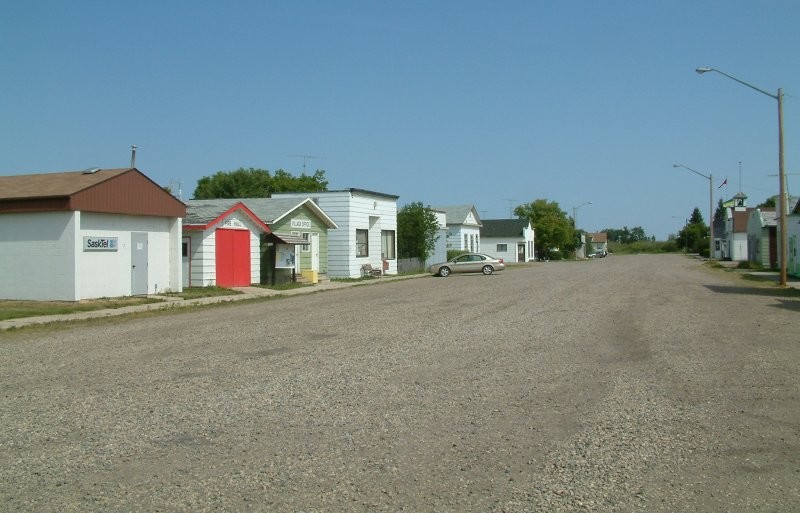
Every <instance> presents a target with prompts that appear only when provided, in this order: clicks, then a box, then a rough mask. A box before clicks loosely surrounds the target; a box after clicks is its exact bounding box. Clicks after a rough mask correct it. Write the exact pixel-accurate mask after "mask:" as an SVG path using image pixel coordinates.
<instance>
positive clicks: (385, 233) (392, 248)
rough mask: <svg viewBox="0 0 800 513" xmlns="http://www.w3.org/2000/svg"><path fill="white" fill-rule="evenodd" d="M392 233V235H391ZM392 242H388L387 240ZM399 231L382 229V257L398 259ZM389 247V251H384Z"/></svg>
mask: <svg viewBox="0 0 800 513" xmlns="http://www.w3.org/2000/svg"><path fill="white" fill-rule="evenodd" d="M390 234H391V235H390ZM389 241H390V242H391V244H388V243H387V242H389ZM396 248H397V232H396V231H395V230H381V258H385V259H386V260H397V249H396ZM384 249H387V250H388V251H389V252H388V253H387V252H384Z"/></svg>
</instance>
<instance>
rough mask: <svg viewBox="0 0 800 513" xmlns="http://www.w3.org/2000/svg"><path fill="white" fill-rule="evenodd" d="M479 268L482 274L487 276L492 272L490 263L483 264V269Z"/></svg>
mask: <svg viewBox="0 0 800 513" xmlns="http://www.w3.org/2000/svg"><path fill="white" fill-rule="evenodd" d="M481 270H482V271H483V274H485V275H486V276H489V275H490V274H492V273H493V272H494V268H493V267H492V266H491V265H484V266H483V269H481Z"/></svg>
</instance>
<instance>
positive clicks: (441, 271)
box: [439, 267, 450, 278]
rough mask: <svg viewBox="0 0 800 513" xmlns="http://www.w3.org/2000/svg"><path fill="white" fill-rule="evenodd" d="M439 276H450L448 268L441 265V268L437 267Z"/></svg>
mask: <svg viewBox="0 0 800 513" xmlns="http://www.w3.org/2000/svg"><path fill="white" fill-rule="evenodd" d="M439 276H441V277H442V278H447V277H448V276H450V268H449V267H442V268H441V269H439Z"/></svg>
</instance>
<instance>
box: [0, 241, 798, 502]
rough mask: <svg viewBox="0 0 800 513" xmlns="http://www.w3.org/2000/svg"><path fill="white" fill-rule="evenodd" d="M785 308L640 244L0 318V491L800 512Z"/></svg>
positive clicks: (794, 346)
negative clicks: (628, 252) (342, 283)
mask: <svg viewBox="0 0 800 513" xmlns="http://www.w3.org/2000/svg"><path fill="white" fill-rule="evenodd" d="M798 315H800V302H799V301H798V299H797V298H796V297H793V296H790V295H785V294H783V293H782V292H781V291H780V290H779V289H777V288H769V287H763V286H761V285H759V284H752V285H751V284H749V283H748V282H742V281H734V280H732V279H731V278H730V277H729V276H728V275H727V274H726V273H723V272H721V271H709V270H707V269H704V268H703V266H702V264H701V263H700V262H699V261H698V260H695V259H691V258H685V257H682V256H677V255H666V256H648V255H639V256H611V257H609V258H605V259H599V260H591V261H583V262H550V263H535V264H528V265H523V266H518V267H511V268H509V269H507V270H506V271H503V272H501V273H496V274H494V275H492V276H482V275H464V276H451V277H448V278H434V277H424V278H417V279H411V280H403V281H396V282H390V283H382V284H377V285H374V286H355V287H349V288H341V289H337V290H329V291H326V292H323V293H318V294H310V295H301V296H293V297H289V298H285V299H280V300H272V301H263V302H250V303H239V304H237V303H230V304H225V305H220V306H218V307H215V308H210V309H203V310H195V311H185V312H180V311H177V312H176V313H174V314H165V315H159V316H155V317H145V318H136V317H134V318H117V319H109V320H103V321H94V322H92V323H88V324H86V325H83V326H73V325H69V326H66V325H65V326H62V327H60V328H58V327H55V328H53V327H51V328H47V329H45V330H41V329H22V330H17V331H14V330H12V331H6V332H0V376H2V381H1V382H0V425H1V426H2V430H0V461H2V465H0V510H3V511H15V512H16V511H59V512H86V511H192V512H196V511H281V512H283V511H309V512H310V511H442V512H445V511H453V512H456V511H459V512H460V511H495V512H501V511H504V512H527V511H547V512H550V511H598V512H628V511H648V512H650V511H655V512H678V511H726V512H727V511H730V512H754V511H779V512H783V511H786V512H790V511H800V365H799V363H800V336H798V326H800V323H799V322H798Z"/></svg>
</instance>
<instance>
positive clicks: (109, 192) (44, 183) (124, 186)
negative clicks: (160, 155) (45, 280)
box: [0, 168, 186, 218]
mask: <svg viewBox="0 0 800 513" xmlns="http://www.w3.org/2000/svg"><path fill="white" fill-rule="evenodd" d="M79 210H80V211H86V212H105V213H111V214H130V215H145V216H159V217H160V216H163V217H181V218H183V217H185V216H186V205H184V204H183V203H182V202H181V201H180V200H178V199H177V198H175V197H174V196H172V195H171V194H169V193H168V192H167V191H166V190H164V188H163V187H161V186H159V185H158V184H156V183H155V182H153V181H152V180H151V179H149V178H148V177H147V176H145V175H144V174H142V172H141V171H139V170H138V169H136V168H121V169H96V170H94V169H93V170H87V171H69V172H65V173H43V174H35V175H18V176H0V213H11V212H53V211H79Z"/></svg>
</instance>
